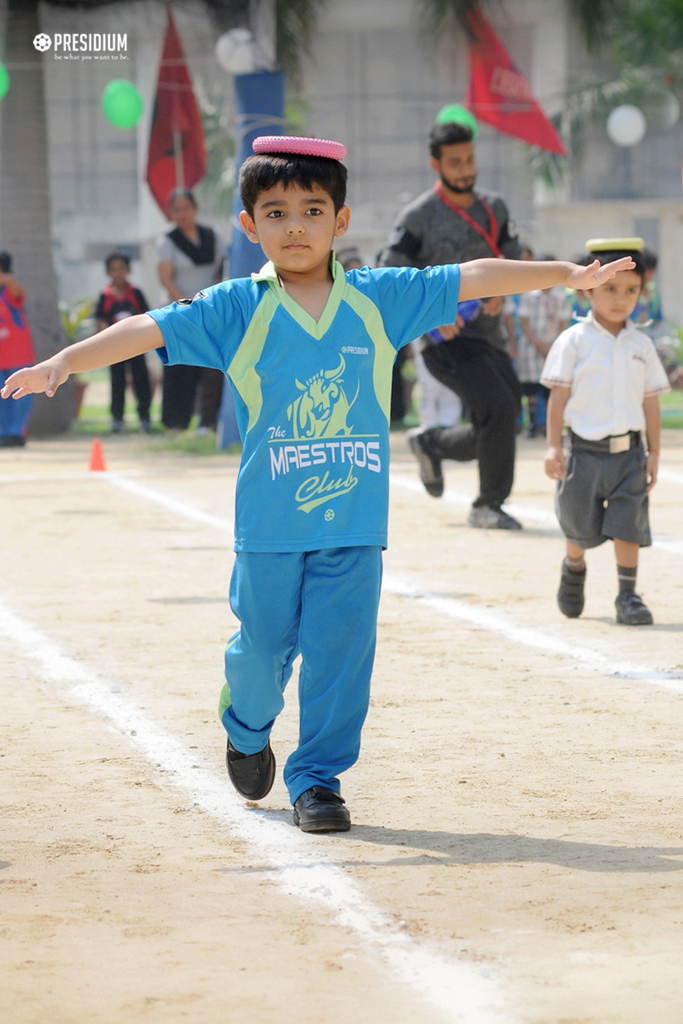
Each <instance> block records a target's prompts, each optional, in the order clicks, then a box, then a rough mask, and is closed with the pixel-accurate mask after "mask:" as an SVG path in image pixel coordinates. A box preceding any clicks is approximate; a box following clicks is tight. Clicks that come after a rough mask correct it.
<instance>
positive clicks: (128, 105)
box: [102, 78, 142, 128]
mask: <svg viewBox="0 0 683 1024" xmlns="http://www.w3.org/2000/svg"><path fill="white" fill-rule="evenodd" d="M102 109H103V110H104V116H105V117H106V118H107V120H108V121H111V123H112V124H113V125H114V126H115V127H116V128H134V127H135V125H136V124H137V123H138V121H139V120H140V118H141V117H142V96H141V95H140V93H139V92H138V90H137V89H136V88H135V86H134V85H133V83H132V82H127V81H126V79H125V78H114V79H112V81H111V82H109V83H108V85H107V86H106V88H105V90H104V92H103V93H102Z"/></svg>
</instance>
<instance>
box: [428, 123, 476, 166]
mask: <svg viewBox="0 0 683 1024" xmlns="http://www.w3.org/2000/svg"><path fill="white" fill-rule="evenodd" d="M472 138H473V136H472V129H471V128H470V126H469V125H468V124H458V122H457V121H447V122H446V124H435V125H434V127H433V128H432V130H431V131H430V133H429V152H430V153H431V155H432V156H433V157H434V159H435V160H439V159H440V158H441V147H442V146H457V145H458V143H460V142H471V141H472Z"/></svg>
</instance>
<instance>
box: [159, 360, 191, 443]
mask: <svg viewBox="0 0 683 1024" xmlns="http://www.w3.org/2000/svg"><path fill="white" fill-rule="evenodd" d="M199 373H200V368H199V367H198V366H181V365H178V366H164V385H163V391H162V395H161V422H162V423H163V425H164V426H165V427H166V429H167V430H187V428H188V427H189V425H190V420H191V419H192V413H193V412H194V400H195V396H196V394H197V385H198V384H199Z"/></svg>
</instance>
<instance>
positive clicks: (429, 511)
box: [0, 431, 683, 1024]
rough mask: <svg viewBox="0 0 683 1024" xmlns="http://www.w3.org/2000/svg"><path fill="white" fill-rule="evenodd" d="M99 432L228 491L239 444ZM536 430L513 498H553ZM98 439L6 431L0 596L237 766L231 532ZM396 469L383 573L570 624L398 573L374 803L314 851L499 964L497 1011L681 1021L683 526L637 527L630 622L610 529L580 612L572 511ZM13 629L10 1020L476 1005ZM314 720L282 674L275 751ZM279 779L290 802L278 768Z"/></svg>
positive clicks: (384, 1017)
mask: <svg viewBox="0 0 683 1024" xmlns="http://www.w3.org/2000/svg"><path fill="white" fill-rule="evenodd" d="M393 446H394V464H393V471H394V473H395V474H396V475H397V476H398V477H399V478H401V479H404V480H406V481H414V480H415V468H414V464H413V462H412V460H411V458H410V456H409V454H408V452H407V448H406V444H405V438H404V436H402V435H395V436H394V440H393ZM104 448H105V455H106V458H107V462H108V467H109V469H111V470H120V471H126V472H134V473H136V474H137V475H136V476H131V479H134V480H136V481H139V482H140V483H143V484H144V485H145V486H147V487H149V488H153V489H155V490H156V491H158V492H160V493H162V494H164V495H166V496H168V497H171V498H174V499H177V500H179V501H182V502H185V503H187V504H188V505H192V506H193V507H195V508H198V509H201V510H203V511H204V512H208V513H211V514H212V515H213V516H216V517H226V516H231V514H232V495H233V489H234V482H235V475H236V469H237V459H236V458H235V457H231V456H222V455H221V456H216V457H207V458H197V457H188V456H178V455H174V456H171V455H167V454H162V453H154V454H152V453H149V452H145V451H144V449H141V447H140V442H139V440H138V439H136V438H135V437H133V436H131V437H123V438H106V439H105V441H104ZM662 448H663V452H664V458H663V467H664V468H665V469H668V470H669V471H670V473H671V477H670V479H668V480H661V481H660V483H659V484H658V485H657V487H656V489H655V491H654V493H653V496H652V516H651V518H652V524H653V529H654V531H655V533H656V534H657V535H658V536H660V537H664V538H665V539H668V541H669V542H670V544H671V543H673V544H674V546H675V543H676V541H683V517H682V516H681V507H682V505H683V432H675V431H670V432H668V434H666V435H665V438H664V441H663V445H662ZM542 451H543V446H542V442H541V441H540V440H537V441H522V442H521V443H520V453H519V459H518V469H517V480H516V486H515V492H514V495H513V499H514V501H515V502H516V503H517V504H518V505H520V506H526V507H527V508H531V509H535V510H540V511H541V512H542V511H543V510H545V512H546V513H549V512H551V511H552V484H551V483H550V481H548V480H546V478H545V477H544V475H543V472H542ZM88 452H89V441H88V440H87V439H84V438H70V439H67V440H58V441H50V442H40V443H39V442H34V443H32V444H31V445H30V446H29V447H28V448H27V449H26V450H24V451H19V452H15V451H3V452H1V453H0V552H1V562H0V565H1V570H0V572H1V577H0V598H1V599H2V600H3V601H5V602H6V604H7V606H8V607H9V608H10V609H11V610H12V611H13V612H14V613H16V614H17V615H18V616H20V617H21V618H22V619H23V620H25V621H27V622H29V623H31V624H32V625H33V626H34V627H36V628H37V629H38V630H39V631H40V632H41V633H42V634H44V635H45V636H46V637H48V638H49V639H50V640H51V641H53V642H55V643H57V644H58V645H59V646H60V648H61V649H62V650H63V651H64V652H65V653H67V654H68V655H70V656H71V657H72V658H74V659H76V660H77V661H79V662H82V663H83V664H84V665H85V666H87V667H88V668H89V669H91V670H93V671H95V672H98V673H100V674H101V676H102V677H103V678H104V679H106V680H107V681H109V682H110V683H111V685H112V687H113V688H114V689H115V690H120V692H121V694H122V695H123V696H124V697H125V698H126V699H127V700H130V701H131V702H133V703H134V704H135V706H136V707H137V708H140V709H142V710H143V711H144V713H145V715H146V716H148V718H150V719H151V720H153V721H154V722H156V723H159V725H160V727H162V728H163V729H164V730H165V731H166V732H167V733H169V734H170V735H171V736H173V737H175V738H176V739H177V740H179V741H180V743H181V744H182V745H183V747H184V748H186V749H187V750H190V751H192V752H193V753H194V756H195V757H196V759H197V764H198V765H200V766H201V768H202V770H208V771H209V772H211V773H213V774H214V775H215V776H216V777H217V778H220V779H221V780H223V778H224V766H223V756H224V735H223V732H222V729H221V726H220V723H219V722H218V720H217V715H216V706H217V699H218V692H219V689H220V686H221V666H222V651H223V647H224V644H225V641H226V639H227V637H228V636H229V635H230V633H231V632H232V630H233V626H234V620H233V618H232V616H231V613H230V608H229V605H228V603H227V597H226V594H227V581H228V577H229V572H230V567H231V561H232V558H231V538H230V536H229V534H228V533H227V532H225V531H223V532H221V531H220V530H219V529H216V528H215V527H214V526H212V525H209V524H208V523H206V524H202V523H199V522H193V521H191V520H189V519H187V518H184V517H183V516H182V515H180V514H176V513H175V512H173V511H171V510H170V509H165V508H162V507H160V506H159V505H155V504H153V503H151V502H150V501H146V500H145V499H144V498H142V497H140V496H136V495H135V494H132V493H128V492H125V491H123V490H121V489H120V488H117V487H115V486H112V483H111V481H109V480H108V479H107V477H106V476H103V475H101V474H87V473H85V472H83V470H85V469H86V468H87V463H88ZM676 475H677V476H676ZM401 479H399V480H398V482H397V484H396V486H394V487H392V500H391V518H390V547H389V551H388V552H387V554H386V561H385V569H386V572H387V573H388V574H389V575H390V576H391V577H392V578H393V579H394V580H396V579H398V580H400V581H403V582H404V583H406V584H410V585H412V586H415V587H418V588H421V590H422V591H429V592H430V593H431V594H433V595H438V596H439V597H441V598H444V599H445V600H446V602H448V600H449V599H450V600H451V601H452V602H455V603H457V606H458V607H459V608H461V609H462V608H463V607H466V608H468V609H479V610H484V611H486V612H489V613H491V615H492V616H494V615H497V614H500V613H502V614H503V615H504V616H505V617H507V619H508V620H509V621H511V622H513V623H516V624H517V625H519V626H526V627H533V629H535V630H536V631H540V632H541V633H542V634H543V635H544V636H547V637H549V638H550V641H549V646H548V647H547V649H545V650H542V649H540V648H539V647H538V645H537V646H533V645H531V646H530V645H529V643H526V642H525V641H524V635H522V634H520V636H521V639H520V640H519V642H518V641H515V640H513V639H509V638H508V639H505V638H503V637H501V636H500V635H499V634H497V633H496V632H495V631H493V630H492V629H489V628H488V627H487V626H486V624H484V625H480V626H478V627H477V626H473V625H471V624H468V622H467V621H465V620H464V619H463V618H458V617H452V616H449V615H448V614H442V613H441V612H440V611H439V610H438V608H437V607H436V606H435V605H434V604H432V605H428V604H426V603H425V602H421V601H419V600H416V599H415V598H414V597H410V596H400V595H399V594H397V593H396V592H395V591H396V587H394V591H393V592H392V591H391V590H390V589H389V590H388V591H387V592H385V594H384V596H383V599H382V605H381V610H380V628H379V645H378V655H377V662H376V668H375V673H374V679H373V697H372V703H371V708H370V714H369V717H368V721H367V724H366V727H365V731H364V734H363V750H362V753H361V759H360V761H359V763H358V765H357V766H356V767H355V768H353V769H352V770H351V771H350V772H349V773H348V774H347V775H346V776H345V777H344V778H343V780H342V784H343V792H344V795H345V797H346V800H347V802H348V804H349V807H350V808H351V811H352V814H353V819H354V823H355V824H354V828H353V830H352V831H351V832H350V833H349V834H348V835H345V836H330V837H317V838H316V837H306V841H307V842H308V839H310V849H311V851H313V853H314V855H315V856H316V857H319V859H320V861H321V862H324V863H326V864H332V865H337V866H340V867H341V868H342V870H343V871H344V872H345V873H346V874H347V875H348V877H350V878H351V879H352V880H354V882H356V883H357V884H358V886H359V887H360V889H361V891H362V893H363V894H364V895H365V897H366V898H367V900H368V902H369V904H372V905H373V906H374V907H376V908H379V910H381V911H382V912H383V913H384V914H385V915H386V916H387V918H388V919H389V920H390V921H391V922H394V923H395V926H396V928H397V929H401V930H402V931H403V932H405V933H406V934H407V935H409V936H410V937H411V939H412V941H413V945H414V946H415V947H417V948H422V946H424V948H425V949H427V948H428V949H430V950H437V951H438V952H439V953H441V954H443V955H444V956H446V957H448V958H450V959H452V960H453V961H454V962H459V963H464V964H473V965H478V966H483V967H484V968H486V969H487V970H489V971H490V972H491V974H492V975H493V976H495V977H496V978H498V979H499V980H500V983H501V986H502V991H503V993H504V1002H505V1012H506V1014H507V1016H506V1017H505V1019H506V1020H509V1021H511V1022H525V1024H527V1022H528V1024H643V1022H650V1021H656V1022H657V1024H681V1022H683V970H681V963H683V799H682V795H683V749H682V745H681V734H682V731H683V648H682V644H681V641H682V640H683V574H682V572H681V569H682V568H683V548H681V552H682V553H676V552H675V550H673V549H672V548H671V547H670V548H669V549H667V548H666V547H653V548H652V549H650V550H647V551H645V552H643V557H642V562H641V569H640V573H639V591H640V592H641V593H642V594H643V596H644V598H645V599H646V600H647V602H648V604H649V605H650V607H651V608H652V610H653V613H654V616H655V622H656V624H655V626H654V627H650V628H643V629H632V630H628V629H626V628H624V627H617V626H616V625H615V622H614V605H613V601H614V596H615V591H616V575H615V570H614V564H613V553H612V550H611V546H609V545H605V546H604V547H602V548H600V549H598V550H596V551H594V552H592V553H590V558H589V575H588V599H587V605H586V611H585V613H584V615H583V617H582V618H581V619H580V620H578V621H569V620H565V619H563V618H562V616H561V615H560V614H559V612H558V611H557V608H556V605H555V592H556V589H557V582H558V575H559V565H560V560H561V556H562V541H561V537H560V534H559V531H558V530H557V528H555V527H554V526H553V525H552V524H551V523H544V522H543V521H542V518H543V517H542V515H541V516H537V517H536V518H535V519H532V518H530V519H529V520H528V521H525V527H526V528H525V530H524V531H523V532H521V533H519V534H508V533H496V532H495V531H491V532H481V531H474V530H471V529H469V528H468V527H467V526H466V525H465V518H466V515H467V508H466V506H465V505H464V504H462V503H461V504H459V503H458V501H457V495H456V500H455V501H454V500H450V501H447V500H441V501H435V500H433V499H431V498H429V497H428V496H426V495H425V494H423V493H421V492H420V491H419V490H418V489H415V490H411V489H409V485H408V484H404V485H401ZM447 482H448V485H449V487H452V488H454V489H456V490H457V491H458V492H465V493H474V492H475V488H476V470H475V468H474V466H471V465H468V466H455V465H449V466H448V468H447ZM522 518H523V519H524V516H522ZM535 635H537V634H535ZM553 638H554V640H553ZM554 641H558V642H562V643H564V644H567V643H569V644H570V645H572V646H576V647H581V646H583V647H587V648H590V649H592V650H594V651H597V652H598V653H599V654H601V655H602V656H603V657H605V656H606V657H607V662H606V665H607V666H608V667H606V668H605V670H604V671H599V670H596V669H595V668H593V667H591V666H590V665H587V664H582V663H581V662H577V661H576V660H572V658H571V657H567V656H565V654H563V653H561V652H555V651H554V650H553V649H552V643H553V642H554ZM0 658H1V659H2V662H1V663H2V673H1V677H2V700H3V714H2V716H1V722H0V758H1V760H0V772H1V777H2V792H1V794H0V801H1V805H0V814H1V821H2V830H1V833H0V908H1V910H0V950H1V952H2V955H1V956H0V992H1V993H2V994H1V996H0V1003H1V1004H2V1009H1V1011H0V1019H1V1020H2V1022H3V1024H38V1022H40V1024H45V1022H46V1021H48V1022H49V1024H86V1022H87V1024H137V1022H141V1024H142V1022H145V1024H147V1022H149V1024H157V1022H159V1024H160V1022H162V1021H163V1022H164V1024H173V1022H176V1021H178V1022H181V1021H190V1022H193V1024H194V1022H196V1024H218V1022H221V1024H224V1022H226V1021H228V1022H230V1024H241V1022H249V1024H290V1022H291V1024H295V1022H296V1024H342V1022H346V1021H347V1020H352V1021H354V1022H358V1024H385V1022H386V1024H389V1022H391V1024H408V1022H409V1021H411V1022H413V1021H415V1019H422V1020H424V1021H430V1022H431V1021H434V1022H439V1021H441V1020H442V1019H444V1020H445V1019H451V1020H457V1019H461V1020H462V1021H463V1024H470V1022H472V1024H474V1022H475V1021H476V1022H479V1020H480V1019H481V1020H483V1019H484V1018H483V1017H481V1018H480V1017H479V1016H477V1015H476V1013H472V1014H470V1015H468V1013H467V1012H466V1011H464V1010H463V1013H462V1016H461V1017H460V1018H458V1016H457V1013H456V1010H455V1009H454V1011H453V1014H451V1016H450V1018H449V1017H448V1015H447V1014H446V1015H442V1014H441V1015H440V1012H439V1011H438V1010H436V1009H434V1007H433V1005H430V1004H429V1002H428V1001H425V999H423V998H422V997H421V996H420V995H419V993H417V992H416V990H415V989H414V988H411V987H410V986H409V985H407V984H406V985H403V984H401V981H400V980H397V978H396V977H395V976H394V975H392V974H391V973H390V972H389V970H388V969H387V967H386V965H385V964H384V962H383V961H382V959H381V957H380V956H379V954H378V953H377V950H376V949H373V948H372V947H371V946H369V945H368V943H367V942H365V941H364V940H363V937H362V935H361V934H360V933H359V932H358V931H357V930H354V928H353V927H350V926H348V925H344V924H343V923H339V922H338V921H337V920H336V919H335V918H334V915H332V914H330V913H329V912H328V911H327V910H326V909H325V907H324V906H322V905H320V904H315V903H311V902H305V901H302V900H301V899H299V898H297V896H296V895H288V894H287V892H286V891H284V890H283V888H282V886H279V885H278V884H277V879H275V878H274V877H273V873H272V872H269V871H268V870H265V868H266V867H267V865H266V864H265V860H264V857H263V856H261V851H259V849H258V846H256V847H255V846H254V844H253V843H252V844H249V843H248V842H247V841H245V839H244V838H243V837H242V836H235V835H233V834H231V832H230V829H229V828H227V827H226V825H225V824H224V823H223V822H221V821H220V820H218V819H217V818H216V817H215V816H212V815H211V814H210V813H206V812H205V811H203V810H201V809H200V808H199V807H198V806H197V804H196V803H195V802H193V800H192V799H191V798H190V797H188V796H187V794H184V793H183V792H181V791H180V790H179V789H178V787H177V786H176V785H175V784H174V783H173V781H172V780H170V779H169V778H168V777H167V774H166V773H165V772H164V770H163V769H161V768H160V767H157V765H156V764H155V763H153V761H150V760H149V758H146V757H145V756H144V754H143V753H142V752H141V750H140V749H139V748H138V747H136V746H135V745H134V744H132V743H131V739H130V738H129V737H128V736H126V735H123V734H122V733H121V732H120V731H118V730H117V729H116V728H114V727H113V726H112V724H111V723H110V722H108V721H107V720H106V719H104V718H103V717H102V716H100V715H97V714H94V713H93V712H92V711H91V710H89V709H88V707H86V706H85V705H83V704H79V703H78V702H76V701H74V700H72V699H70V697H69V695H68V692H67V691H66V690H65V688H64V687H63V686H61V685H60V684H57V683H53V682H50V680H49V678H46V676H45V673H44V672H43V673H41V672H40V671H38V669H37V667H36V663H35V662H34V661H32V660H31V659H30V657H28V656H27V651H26V650H23V649H22V648H21V645H17V643H15V642H14V641H13V639H12V638H11V637H9V636H0ZM616 662H632V663H633V662H637V663H638V664H639V665H641V666H646V667H649V668H650V669H652V670H655V669H658V670H666V671H668V672H669V673H671V677H670V678H671V680H672V684H671V685H672V688H671V689H668V688H667V686H666V685H658V684H657V683H656V682H654V683H653V682H652V680H651V679H648V678H647V673H644V675H643V678H626V677H616V676H614V675H613V674H612V673H611V671H610V669H609V664H610V663H616ZM634 675H637V673H634ZM676 688H678V692H676ZM296 735H297V703H296V692H295V686H294V685H290V689H289V691H288V701H287V706H286V709H285V711H284V712H283V714H282V716H281V718H280V719H279V720H278V722H277V724H276V727H275V730H274V734H273V746H274V750H275V753H276V756H277V759H278V763H279V765H282V764H283V763H284V761H285V759H286V756H287V753H288V751H290V750H291V749H292V747H293V745H294V744H295V742H296ZM228 785H229V784H228V782H227V778H226V779H225V786H228ZM263 806H264V807H265V808H267V809H268V812H269V813H270V812H272V817H273V820H277V821H281V820H282V815H283V813H284V811H285V809H286V808H287V797H286V792H285V789H284V786H283V784H282V781H281V777H280V775H278V779H277V782H276V785H275V787H274V789H273V791H272V793H271V794H270V796H269V797H268V798H267V799H266V800H265V801H263ZM253 813H254V814H257V813H259V812H257V811H254V812H253ZM296 834H297V836H298V835H299V833H298V832H297V833H296ZM486 1019H487V1020H488V1019H489V1018H486ZM491 1019H494V1018H491ZM502 1019H503V1016H501V1020H502Z"/></svg>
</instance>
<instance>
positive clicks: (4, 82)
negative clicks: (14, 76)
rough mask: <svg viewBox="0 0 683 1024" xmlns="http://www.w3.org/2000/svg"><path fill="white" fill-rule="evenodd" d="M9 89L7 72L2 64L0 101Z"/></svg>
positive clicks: (0, 69) (0, 70)
mask: <svg viewBox="0 0 683 1024" xmlns="http://www.w3.org/2000/svg"><path fill="white" fill-rule="evenodd" d="M8 89H9V71H8V70H7V68H6V67H5V65H4V64H0V100H1V99H3V98H4V97H5V96H6V95H7V90H8Z"/></svg>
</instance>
